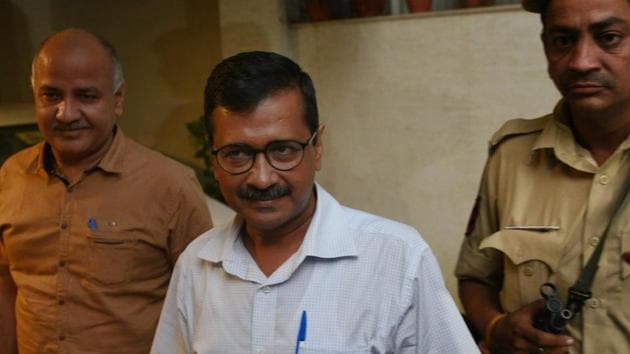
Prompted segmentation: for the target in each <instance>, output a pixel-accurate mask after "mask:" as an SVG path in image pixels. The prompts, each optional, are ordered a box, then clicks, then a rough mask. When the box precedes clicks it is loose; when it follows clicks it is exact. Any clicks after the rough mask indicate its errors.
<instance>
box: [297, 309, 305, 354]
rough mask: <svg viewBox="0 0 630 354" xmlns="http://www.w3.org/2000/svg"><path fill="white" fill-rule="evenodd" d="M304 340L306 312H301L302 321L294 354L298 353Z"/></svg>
mask: <svg viewBox="0 0 630 354" xmlns="http://www.w3.org/2000/svg"><path fill="white" fill-rule="evenodd" d="M305 340H306V310H305V311H302V319H300V330H299V331H298V335H297V342H296V343H295V354H299V353H300V344H301V343H302V342H304V341H305Z"/></svg>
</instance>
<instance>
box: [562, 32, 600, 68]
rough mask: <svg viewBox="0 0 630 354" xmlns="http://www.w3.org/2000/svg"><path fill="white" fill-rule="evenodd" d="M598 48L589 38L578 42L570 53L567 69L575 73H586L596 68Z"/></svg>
mask: <svg viewBox="0 0 630 354" xmlns="http://www.w3.org/2000/svg"><path fill="white" fill-rule="evenodd" d="M599 50H600V49H599V46H597V44H596V43H595V42H594V41H593V40H592V38H590V37H586V36H585V37H584V38H581V39H579V40H578V42H577V43H576V44H575V46H574V47H573V50H572V51H571V54H570V55H571V57H570V60H569V69H571V70H573V71H576V72H588V71H591V70H594V69H597V68H598V65H599V64H598V53H599Z"/></svg>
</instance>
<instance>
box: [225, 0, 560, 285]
mask: <svg viewBox="0 0 630 354" xmlns="http://www.w3.org/2000/svg"><path fill="white" fill-rule="evenodd" d="M269 1H272V2H273V1H275V0H269ZM224 2H229V3H230V7H231V9H232V11H234V12H235V13H239V14H241V15H242V14H246V13H247V12H246V11H238V10H237V9H238V8H239V6H240V7H241V8H243V9H245V8H248V6H249V4H248V1H246V0H220V3H221V4H223V3H224ZM269 11H273V9H269ZM223 16H227V15H226V14H225V13H223V12H222V17H223ZM279 17H281V15H277V16H273V15H272V14H269V13H267V14H264V15H261V14H258V15H257V16H255V18H254V19H251V21H252V22H254V23H255V22H256V21H258V22H257V25H258V26H263V24H261V23H260V19H261V18H272V19H274V18H276V19H277V18H279ZM240 21H242V22H249V21H250V19H249V18H247V17H246V16H245V17H243V16H241V18H240ZM269 25H270V26H281V27H283V28H284V36H286V40H287V41H288V43H289V44H290V46H289V47H288V48H286V49H285V48H283V47H282V46H281V45H279V44H278V43H284V42H283V41H282V40H279V39H277V38H264V36H263V38H261V39H259V43H261V44H260V45H258V46H252V45H251V43H247V45H244V46H243V49H244V50H250V49H273V50H278V51H281V52H283V53H284V54H286V55H289V56H291V57H293V58H294V59H295V60H297V61H298V62H299V63H300V64H301V65H302V66H303V68H304V69H305V70H306V71H308V72H309V73H310V74H311V75H312V77H313V80H314V82H315V86H316V89H317V92H318V98H319V107H320V116H321V120H322V122H323V123H324V124H326V126H327V128H326V132H325V139H324V143H325V146H324V149H325V151H324V165H323V169H322V171H321V172H320V173H319V175H318V181H319V182H320V183H321V184H322V185H323V186H324V187H325V188H327V189H328V190H329V191H331V192H332V194H333V195H335V196H336V197H337V198H338V199H339V200H340V201H341V202H343V203H345V204H347V205H350V206H352V207H355V208H359V209H363V210H367V211H370V212H373V213H376V214H380V215H384V216H387V217H390V218H393V219H396V220H399V221H402V222H404V223H407V224H411V225H413V226H415V227H416V228H418V230H420V232H421V233H422V235H423V237H424V238H425V239H426V240H427V242H428V243H429V244H430V246H431V247H432V248H433V250H434V252H435V254H436V255H437V257H438V258H439V261H440V264H441V266H442V270H443V272H444V274H445V278H446V282H447V285H448V287H449V289H450V290H451V292H452V293H453V294H455V293H456V283H455V279H454V277H453V275H452V273H453V267H454V263H455V260H456V258H457V254H458V251H459V245H460V242H461V239H462V238H463V233H464V230H465V228H466V223H467V220H468V216H469V213H470V210H471V208H472V205H473V202H474V199H475V196H476V191H477V185H478V182H479V177H480V174H481V170H482V168H483V162H484V159H485V156H486V146H487V141H488V139H489V137H490V135H491V134H492V132H493V131H494V130H496V129H497V128H498V127H499V126H500V124H501V123H502V122H503V121H504V120H506V119H508V118H514V117H533V116H536V115H541V114H544V113H546V112H547V111H548V110H550V109H551V108H552V107H553V105H554V103H555V101H556V100H557V98H558V95H557V93H556V91H555V89H554V88H553V86H552V84H551V83H550V81H549V80H548V78H547V75H546V71H545V70H546V69H545V59H544V56H543V53H542V47H541V44H540V43H539V40H538V35H539V32H540V23H539V19H538V17H537V16H536V15H533V14H529V13H526V12H524V11H522V10H521V9H520V7H519V6H518V5H508V6H500V7H495V8H486V9H480V10H463V11H445V12H435V13H433V14H423V15H405V16H399V17H393V16H392V17H381V18H373V19H361V20H342V21H334V22H322V23H314V24H300V25H287V24H286V23H284V24H281V25H278V23H277V22H275V21H272V22H271V23H270V24H269ZM276 33H278V31H276ZM280 33H282V31H280ZM222 35H223V34H222ZM223 38H224V40H225V36H224V37H223ZM235 42H238V40H237V39H235V38H232V41H231V43H232V44H231V45H230V52H235V51H238V48H235V46H234V43H235ZM268 43H275V44H272V45H271V46H268V47H266V45H267V44H268ZM224 48H225V47H224Z"/></svg>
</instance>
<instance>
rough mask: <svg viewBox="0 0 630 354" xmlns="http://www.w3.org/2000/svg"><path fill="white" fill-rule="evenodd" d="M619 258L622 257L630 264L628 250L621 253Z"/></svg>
mask: <svg viewBox="0 0 630 354" xmlns="http://www.w3.org/2000/svg"><path fill="white" fill-rule="evenodd" d="M621 258H623V260H624V261H625V262H626V263H628V264H630V252H625V253H624V254H622V255H621Z"/></svg>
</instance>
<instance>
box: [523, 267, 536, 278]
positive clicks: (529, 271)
mask: <svg viewBox="0 0 630 354" xmlns="http://www.w3.org/2000/svg"><path fill="white" fill-rule="evenodd" d="M523 274H525V275H526V276H528V277H531V276H532V275H533V274H534V270H533V269H532V267H529V266H528V267H525V268H524V269H523Z"/></svg>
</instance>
